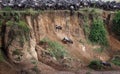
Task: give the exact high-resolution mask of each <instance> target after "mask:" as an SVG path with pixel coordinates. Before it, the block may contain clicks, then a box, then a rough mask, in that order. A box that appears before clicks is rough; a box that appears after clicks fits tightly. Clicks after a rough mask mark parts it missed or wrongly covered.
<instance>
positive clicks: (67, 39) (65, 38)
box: [62, 37, 73, 44]
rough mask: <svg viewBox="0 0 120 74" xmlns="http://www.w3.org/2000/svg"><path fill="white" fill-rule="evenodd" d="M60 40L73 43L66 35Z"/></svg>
mask: <svg viewBox="0 0 120 74" xmlns="http://www.w3.org/2000/svg"><path fill="white" fill-rule="evenodd" d="M62 42H64V43H70V44H73V41H72V40H71V39H70V38H68V37H64V38H63V39H62Z"/></svg>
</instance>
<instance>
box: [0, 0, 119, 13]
mask: <svg viewBox="0 0 120 74" xmlns="http://www.w3.org/2000/svg"><path fill="white" fill-rule="evenodd" d="M0 4H1V8H4V7H11V8H14V9H19V8H20V9H21V8H22V9H25V8H33V9H41V10H47V9H54V10H57V9H59V10H66V9H67V10H71V11H73V10H78V9H79V8H80V7H96V8H103V9H105V10H119V9H120V3H119V2H116V1H107V2H105V1H103V0H0Z"/></svg>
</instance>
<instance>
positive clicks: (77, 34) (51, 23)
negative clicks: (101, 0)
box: [0, 11, 119, 74]
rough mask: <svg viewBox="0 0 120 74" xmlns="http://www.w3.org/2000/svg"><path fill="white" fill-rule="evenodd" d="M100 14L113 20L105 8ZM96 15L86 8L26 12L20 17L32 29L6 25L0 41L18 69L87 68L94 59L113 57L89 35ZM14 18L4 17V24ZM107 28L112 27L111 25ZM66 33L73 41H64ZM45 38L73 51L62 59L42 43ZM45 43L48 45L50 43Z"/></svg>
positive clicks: (30, 71) (29, 71) (51, 70)
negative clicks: (88, 31)
mask: <svg viewBox="0 0 120 74" xmlns="http://www.w3.org/2000/svg"><path fill="white" fill-rule="evenodd" d="M110 14H111V13H110ZM99 16H100V17H101V16H102V17H101V18H102V19H104V20H105V22H106V24H109V22H110V21H111V18H112V17H108V14H105V12H104V14H103V13H101V14H99ZM94 17H96V16H95V15H94V14H91V13H88V12H86V11H84V12H76V13H74V14H73V15H71V14H70V13H69V12H67V11H54V12H53V11H46V12H44V13H43V12H42V13H37V14H35V15H30V14H29V15H22V17H20V19H22V20H23V19H24V22H25V23H26V24H27V28H29V31H26V30H25V31H24V30H23V29H26V28H24V26H22V28H20V27H19V26H16V25H12V26H5V29H4V30H3V29H2V30H1V31H2V32H3V31H4V33H5V34H4V35H2V36H3V37H0V39H1V38H2V40H1V41H2V43H0V45H1V46H2V45H4V47H3V48H4V49H3V50H5V51H7V52H5V53H6V54H7V55H8V58H9V60H10V61H11V63H12V64H14V65H15V67H16V68H18V70H17V72H18V73H22V72H23V73H32V74H34V73H38V74H39V73H43V74H46V73H51V74H53V72H54V73H56V70H74V71H76V70H78V69H80V68H84V67H85V66H86V65H87V64H88V63H89V61H91V60H93V59H100V60H103V61H107V60H109V59H110V54H109V53H108V51H106V50H105V51H104V52H101V53H99V52H96V51H95V50H94V49H98V48H100V46H99V45H92V44H90V43H89V42H88V40H87V39H86V35H85V32H84V25H85V24H89V25H91V22H92V21H93V18H94ZM10 18H11V19H13V18H12V17H10ZM11 19H9V18H8V19H7V20H6V21H4V23H5V24H4V25H6V24H7V21H9V20H11ZM106 20H107V21H106ZM108 20H109V21H108ZM56 25H57V26H61V27H62V29H60V30H59V29H56ZM106 28H108V30H109V29H110V28H109V27H108V26H106ZM24 32H25V33H24ZM0 34H1V33H0ZM64 37H68V38H70V39H71V40H72V41H73V44H69V43H67V44H65V43H63V42H62V40H63V38H64ZM44 38H49V39H50V40H51V41H56V42H58V43H59V44H61V45H62V46H64V47H65V49H66V51H67V52H68V53H69V55H68V56H67V57H63V58H60V60H57V59H58V58H56V57H53V56H51V55H50V53H49V50H46V49H45V48H44V47H43V46H45V45H40V41H41V40H43V39H44ZM108 39H110V44H111V47H113V49H114V47H116V48H118V49H119V41H117V40H114V39H113V38H112V40H113V41H115V43H116V42H118V45H117V46H114V45H115V44H114V43H112V42H113V41H111V36H110V38H109V37H108ZM45 47H46V48H47V46H45ZM69 58H72V60H69ZM60 61H62V63H61V62H60ZM55 69H56V70H55Z"/></svg>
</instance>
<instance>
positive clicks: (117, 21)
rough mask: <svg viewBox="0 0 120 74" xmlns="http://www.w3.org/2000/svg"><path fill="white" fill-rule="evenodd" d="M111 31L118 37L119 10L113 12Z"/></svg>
mask: <svg viewBox="0 0 120 74" xmlns="http://www.w3.org/2000/svg"><path fill="white" fill-rule="evenodd" d="M112 31H113V32H114V33H115V35H117V36H119V37H120V11H119V12H117V13H116V14H115V17H114V19H113V25H112Z"/></svg>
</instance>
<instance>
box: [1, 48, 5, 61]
mask: <svg viewBox="0 0 120 74" xmlns="http://www.w3.org/2000/svg"><path fill="white" fill-rule="evenodd" d="M3 61H4V56H3V53H2V51H1V49H0V62H3Z"/></svg>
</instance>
